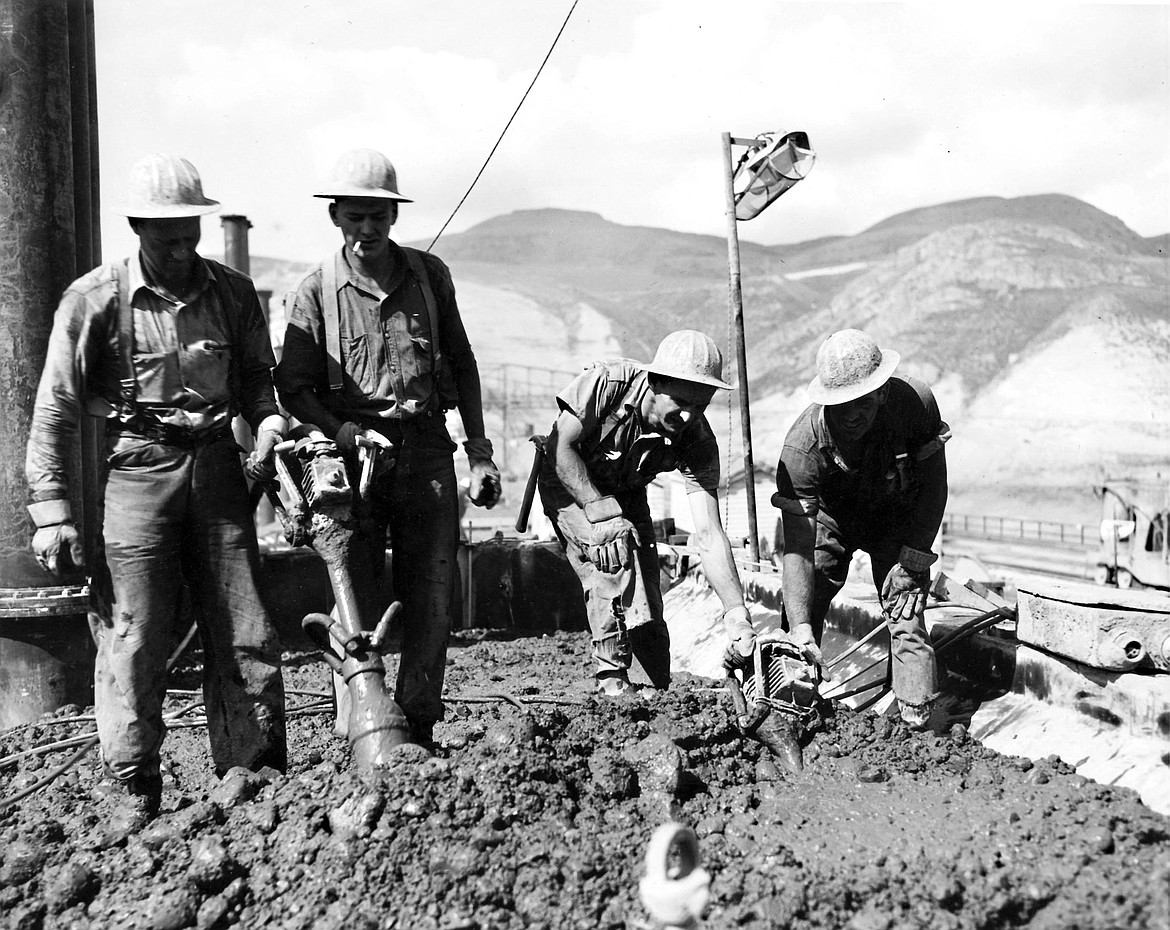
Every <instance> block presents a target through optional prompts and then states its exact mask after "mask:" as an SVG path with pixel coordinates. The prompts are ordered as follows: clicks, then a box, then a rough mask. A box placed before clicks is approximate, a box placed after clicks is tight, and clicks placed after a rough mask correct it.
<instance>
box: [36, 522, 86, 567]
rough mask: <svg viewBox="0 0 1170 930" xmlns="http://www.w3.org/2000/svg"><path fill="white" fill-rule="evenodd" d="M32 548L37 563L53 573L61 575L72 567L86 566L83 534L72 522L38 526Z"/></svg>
mask: <svg viewBox="0 0 1170 930" xmlns="http://www.w3.org/2000/svg"><path fill="white" fill-rule="evenodd" d="M32 548H33V554H34V555H35V556H36V558H37V564H38V565H40V566H41V568H43V569H45V571H47V572H50V573H51V574H53V575H57V576H61V575H63V574H65V573H66V572H68V571H69V570H70V569H73V568H78V569H79V568H84V567H85V550H84V548H83V547H82V543H81V536H80V535H78V532H77V528H76V527H75V526H74V525H73V524H72V523H56V524H54V525H53V526H41V527H37V531H36V534H35V535H34V536H33V541H32Z"/></svg>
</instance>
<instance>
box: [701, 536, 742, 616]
mask: <svg viewBox="0 0 1170 930" xmlns="http://www.w3.org/2000/svg"><path fill="white" fill-rule="evenodd" d="M697 542H698V546H699V552H700V554H701V555H702V557H703V574H704V575H706V576H707V582H708V584H710V585H711V588H712V590H713V591H714V592H715V594H716V595H718V597H719V602H720V603H721V604H722V605H723V609H724V610H728V609H729V608H731V607H736V606H738V605H740V604H742V603H743V588H742V587H741V586H740V583H739V572H737V571H736V568H735V557H734V556H733V555H732V553H731V543H730V542H729V541H728V539H727V536H726V535H724V534H723V533H708V534H706V535H705V536H701V537H700V538H699V539H698V540H697Z"/></svg>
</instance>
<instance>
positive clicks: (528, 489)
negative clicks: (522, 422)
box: [516, 436, 546, 533]
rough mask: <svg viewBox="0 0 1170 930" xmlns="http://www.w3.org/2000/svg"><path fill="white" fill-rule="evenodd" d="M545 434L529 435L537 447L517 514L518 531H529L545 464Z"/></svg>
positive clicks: (529, 438) (530, 440)
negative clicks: (534, 499) (533, 506)
mask: <svg viewBox="0 0 1170 930" xmlns="http://www.w3.org/2000/svg"><path fill="white" fill-rule="evenodd" d="M545 438H546V437H544V436H529V437H528V441H529V442H530V443H532V444H533V445H534V446H535V447H536V449H535V451H534V452H533V454H532V469H531V471H529V472H528V483H527V484H526V485H525V486H524V499H523V500H522V501H521V502H520V513H519V514H518V515H517V516H516V532H517V533H526V532H528V514H529V513H530V512H531V510H532V500H533V498H534V497H535V496H536V483H537V480H538V479H539V477H540V469H541V468H542V467H543V465H544V455H545V453H544V441H545Z"/></svg>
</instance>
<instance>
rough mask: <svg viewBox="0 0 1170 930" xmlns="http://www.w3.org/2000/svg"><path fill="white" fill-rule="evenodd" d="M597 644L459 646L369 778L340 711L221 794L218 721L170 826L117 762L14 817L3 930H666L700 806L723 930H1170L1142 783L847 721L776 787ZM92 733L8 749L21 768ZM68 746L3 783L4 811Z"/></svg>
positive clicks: (717, 733) (713, 719)
mask: <svg viewBox="0 0 1170 930" xmlns="http://www.w3.org/2000/svg"><path fill="white" fill-rule="evenodd" d="M587 650H588V640H587V637H586V636H584V635H581V634H573V635H566V634H556V635H554V636H547V637H541V638H529V639H518V640H513V641H507V642H505V641H496V640H492V639H490V638H487V639H482V640H480V639H479V638H472V637H465V638H461V639H459V640H458V641H457V642H456V643H455V644H454V646H453V648H452V651H451V665H450V668H449V670H448V671H449V677H448V694H449V695H450V696H451V701H450V703H449V713H448V718H447V720H446V721H444V722H443V723H442V724H440V725H439V726H438V727H437V729H436V737H437V739H438V741H439V742H440V744H441V748H440V750H439V751H438V753H437V754H436V755H435V756H434V757H433V758H425V757H421V756H419V755H417V754H415V753H414V752H412V751H406V752H403V754H402V758H401V761H400V763H398V764H396V765H395V766H394V767H392V768H391V769H389V770H388V771H386V772H385V773H384V777H381V778H378V779H373V778H360V777H358V776H356V775H354V774H351V773H350V772H349V771H348V770H347V767H348V762H349V752H348V747H347V746H346V745H345V744H344V743H343V742H342V741H341V740H340V739H339V738H337V737H335V736H334V735H333V733H332V726H331V718H330V717H328V716H326V715H320V714H306V715H303V716H293V718H292V719H291V720H290V722H289V732H290V756H291V769H290V772H289V774H288V775H287V776H279V775H275V774H273V773H265V774H261V775H244V774H243V773H232V774H229V776H228V777H227V778H226V779H224V781H223V782H217V781H216V780H215V779H213V778H209V772H210V760H209V756H208V752H207V747H206V737H205V734H204V732H203V731H202V730H201V729H198V728H191V729H176V730H173V731H172V732H171V734H170V735H169V737H168V739H167V743H166V746H165V748H164V768H165V778H166V788H165V792H164V797H163V810H162V813H161V815H160V816H159V817H158V819H157V820H156V821H155V822H154V823H153V824H150V825H148V826H147V827H146V828H144V829H141V830H132V831H130V832H129V833H128V835H126V834H125V831H121V830H119V829H118V825H117V824H116V823H112V822H111V821H109V819H108V818H104V817H102V816H100V810H101V809H100V808H99V807H98V806H97V805H96V804H95V802H94V801H93V800H92V799H91V797H90V789H91V788H92V786H93V783H94V774H93V768H94V764H93V759H94V756H93V755H92V754H91V756H90V757H89V758H88V759H86V760H85V762H83V763H82V764H81V765H79V766H77V767H76V768H74V769H73V770H71V772H69V773H68V774H67V775H65V776H63V777H61V778H59V779H57V780H56V781H55V782H53V784H52V785H50V786H49V787H47V788H45V789H43V790H41V791H39V792H37V793H35V794H34V795H32V796H31V797H29V798H28V799H26V800H24V801H23V802H21V803H20V804H19V805H17V806H14V807H9V808H7V809H5V810H4V811H3V812H0V857H2V858H0V926H2V927H5V928H20V930H39V928H77V930H97V928H102V930H107V928H108V930H129V928H154V930H166V928H183V927H198V928H201V930H217V928H224V927H234V926H239V927H249V928H255V927H267V928H280V930H302V928H304V930H308V928H328V927H344V928H346V930H392V928H402V930H406V928H417V930H440V928H443V930H456V928H462V930H472V928H477V930H488V928H492V930H497V928H498V930H511V928H522V927H528V928H537V927H540V928H547V930H561V928H614V930H616V928H627V927H629V928H633V927H643V926H652V925H653V924H652V923H651V921H650V920H649V918H648V916H647V914H646V911H645V909H644V908H643V906H642V904H641V902H640V900H639V897H638V890H637V885H638V880H639V878H640V877H641V875H642V871H643V856H644V852H645V847H646V843H647V841H648V839H649V837H650V834H651V833H652V832H653V830H654V828H655V827H656V826H658V825H659V824H660V823H662V822H664V821H666V820H668V819H671V818H674V819H677V820H680V821H682V822H684V823H687V824H689V825H691V826H693V827H694V828H695V830H696V831H697V833H698V836H699V842H700V850H701V854H702V857H703V865H704V867H705V868H707V869H708V870H709V871H710V873H711V876H712V885H711V891H712V899H711V906H710V908H709V910H708V912H707V915H706V917H705V919H704V921H703V924H702V925H703V926H704V927H710V928H758V930H764V928H784V927H791V928H796V930H821V928H824V930H828V928H834V930H837V928H848V930H912V928H922V930H925V928H930V930H967V928H971V930H974V928H1012V927H1029V928H1044V930H1048V928H1051V930H1058V928H1059V930H1073V928H1086V930H1088V928H1093V930H1099V928H1113V927H1116V928H1127V930H1128V928H1160V930H1170V821H1168V820H1167V819H1166V818H1164V817H1162V816H1160V815H1158V814H1155V813H1153V812H1151V811H1150V810H1149V809H1148V808H1145V807H1144V806H1142V805H1141V804H1140V802H1139V801H1138V800H1137V798H1136V796H1135V794H1134V793H1133V792H1131V791H1128V790H1125V789H1113V788H1108V787H1105V786H1101V785H1097V784H1094V783H1091V782H1087V781H1086V780H1085V779H1084V778H1082V777H1080V776H1078V775H1076V774H1074V773H1073V772H1072V771H1071V770H1070V769H1069V768H1068V767H1067V766H1066V765H1064V764H1062V763H1060V762H1056V761H1050V762H1041V763H1038V764H1032V763H1030V762H1028V761H1026V760H1022V759H1012V758H1005V757H1001V756H997V755H996V754H994V753H992V752H991V751H989V750H986V749H984V748H982V747H981V746H979V745H978V744H976V743H974V742H972V741H970V740H968V739H966V738H965V736H964V734H963V732H962V731H961V729H960V730H956V731H955V732H954V733H953V734H952V733H948V734H946V735H932V734H925V735H921V734H912V733H910V732H908V731H907V730H906V729H905V727H904V726H903V725H902V724H901V723H900V722H897V721H892V720H890V719H887V718H880V717H875V716H873V715H870V714H853V713H851V712H848V711H839V713H838V715H837V716H836V717H834V718H832V719H830V720H828V721H827V722H826V724H825V727H824V729H823V730H822V731H821V732H820V733H819V734H817V735H816V737H815V739H814V740H813V742H812V744H811V745H810V746H809V747H808V749H807V752H806V757H807V761H808V764H807V767H806V770H805V771H804V773H802V774H801V775H800V776H797V777H792V776H786V777H783V778H781V779H780V780H771V781H768V780H763V779H761V780H757V765H756V762H757V759H758V755H759V748H758V746H757V745H756V744H754V743H745V742H743V741H742V740H741V739H740V738H739V737H738V735H737V734H736V733H735V730H734V727H733V724H732V720H731V717H730V702H729V700H728V698H727V695H726V694H725V693H724V692H723V691H721V690H719V689H717V688H715V687H713V685H714V683H713V682H709V681H705V680H701V679H695V678H690V677H682V678H680V679H678V680H676V682H675V685H674V686H673V687H672V688H671V690H670V691H669V692H666V693H663V694H660V695H657V696H655V697H653V698H651V699H649V700H627V699H623V700H621V701H616V702H613V701H611V702H598V701H596V700H594V699H593V698H592V697H591V696H589V695H588V694H587V693H586V691H585V690H584V687H583V686H584V685H585V684H586V682H585V679H586V676H587V675H588V664H587V660H586V657H587ZM196 677H197V675H196V673H195V672H194V670H187V671H186V672H185V673H184V675H183V676H181V677H180V679H179V680H178V681H177V682H176V684H177V686H179V687H193V686H194V685H193V684H192V682H193V681H195V680H196ZM286 684H287V687H288V688H289V689H290V698H289V699H290V704H291V705H301V704H305V703H306V702H311V701H312V700H313V695H312V694H305V693H296V692H298V691H301V692H305V691H308V692H314V691H316V692H321V691H323V690H324V689H325V687H326V674H325V669H324V666H323V665H321V664H320V663H318V662H316V661H315V660H314V658H313V657H312V656H311V655H308V654H306V655H301V654H296V655H293V656H291V657H290V665H289V667H288V669H287V671H286ZM492 695H507V696H508V697H510V698H511V699H512V700H511V701H509V700H501V699H499V698H496V697H492ZM537 698H547V699H555V700H557V701H559V702H560V703H551V702H537V701H536V699H537ZM189 700H190V697H189V696H179V697H176V699H175V704H174V706H175V707H180V706H181V705H182V704H183V702H184V701H189ZM513 701H519V702H521V703H524V704H525V706H524V708H523V709H521V708H519V707H517V706H516V705H515V703H513ZM528 702H531V703H528ZM82 726H83V724H69V725H61V726H47V725H46V726H37V727H35V728H32V729H26V730H23V731H20V732H16V733H7V734H0V756H4V757H7V756H10V755H12V754H13V753H16V752H19V751H21V750H24V749H28V748H31V747H32V746H34V745H37V744H40V743H45V742H49V741H52V740H57V739H60V738H62V737H63V736H65V735H68V734H69V733H70V732H71V731H73V730H75V729H78V728H80V727H82ZM62 758H63V756H62V755H60V754H55V755H53V756H50V757H48V759H44V758H43V757H41V756H26V757H22V758H21V759H20V760H19V762H18V763H17V764H16V765H10V766H8V767H6V768H4V769H3V770H2V771H3V775H2V776H0V777H2V779H3V781H2V783H3V785H4V787H3V789H2V794H3V796H5V797H7V796H11V795H12V794H13V793H14V792H15V791H18V790H19V789H20V788H21V787H22V786H24V785H27V784H28V783H30V782H31V781H33V780H35V779H36V778H37V777H39V776H42V775H44V774H45V772H47V771H48V770H49V768H50V767H51V766H52V765H53V764H55V763H56V762H57V761H60V760H61V759H62Z"/></svg>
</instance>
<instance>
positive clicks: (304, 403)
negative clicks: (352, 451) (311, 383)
mask: <svg viewBox="0 0 1170 930" xmlns="http://www.w3.org/2000/svg"><path fill="white" fill-rule="evenodd" d="M281 400H282V401H283V402H284V405H285V407H287V408H288V412H289V413H291V414H292V415H293V416H294V417H296V418H297V419H298V420H300V421H301V422H302V423H312V424H313V425H314V426H317V427H319V428H320V429H321V432H323V433H324V434H325V435H326V436H327V437H329V438H330V439H333V438H334V437H336V436H337V431H338V430H339V429H341V424H342V422H343V421H342V420H339V419H338V418H337V417H335V416H334V415H333V414H331V413H330V412H329V411H328V410H326V409H325V406H324V404H322V403H321V401H320V400H319V399H318V398H317V395H316V394H314V393H313V392H312V391H298V392H297V393H296V394H290V395H289V396H287V397H285V396H282V397H281Z"/></svg>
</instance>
